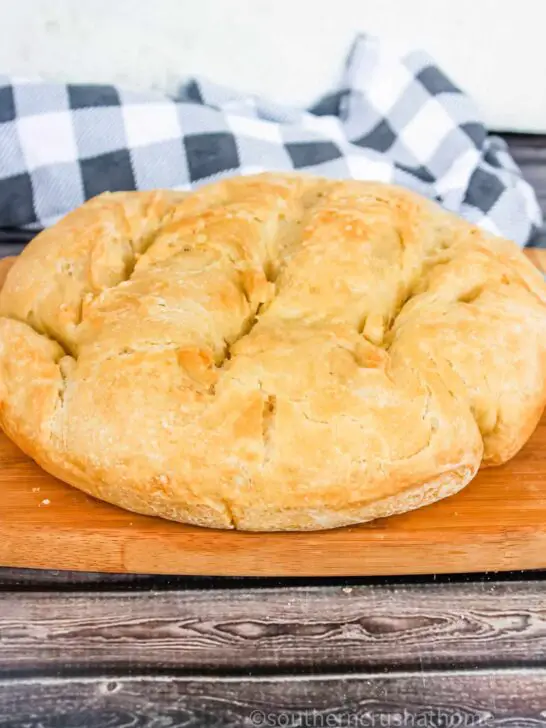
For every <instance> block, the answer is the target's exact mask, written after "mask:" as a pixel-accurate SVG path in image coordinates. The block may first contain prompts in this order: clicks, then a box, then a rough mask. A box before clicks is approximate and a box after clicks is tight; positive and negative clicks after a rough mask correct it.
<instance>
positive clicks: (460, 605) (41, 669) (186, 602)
mask: <svg viewBox="0 0 546 728" xmlns="http://www.w3.org/2000/svg"><path fill="white" fill-rule="evenodd" d="M0 645H1V648H0V673H2V674H4V675H13V674H33V673H38V674H43V673H48V674H55V673H56V671H58V670H63V671H69V672H70V671H74V670H79V669H81V668H82V666H85V667H86V669H91V670H94V671H95V672H97V671H101V670H107V671H112V670H114V671H115V670H118V671H121V672H124V671H127V670H139V671H142V670H149V669H152V668H153V669H161V670H166V669H168V670H170V669H176V670H178V671H186V672H188V673H194V672H195V671H220V672H221V671H226V670H232V671H233V670H234V671H235V672H237V671H240V670H256V669H258V670H262V671H263V670H271V669H274V670H276V671H279V672H282V671H284V672H291V671H292V672H293V671H294V670H299V669H313V668H316V667H317V666H321V665H322V666H328V669H330V670H333V669H336V670H345V669H349V668H350V669H359V670H368V669H372V668H373V669H379V668H386V669H393V668H397V669H430V668H443V667H449V666H456V667H458V668H462V667H479V666H482V667H485V666H515V665H519V666H546V582H529V583H527V582H514V583H504V584H502V583H498V584H439V585H436V586H434V587H432V586H431V585H406V586H402V585H399V586H378V587H362V586H360V587H357V586H355V587H345V588H341V587H326V588H319V587H306V588H301V587H300V588H294V589H256V590H223V589H217V590H211V591H209V590H204V589H203V590H192V591H187V592H175V591H160V592H124V593H119V592H102V593H85V592H83V593H81V592H76V593H62V592H60V593H57V594H55V593H46V592H37V593H36V592H20V593H16V594H10V593H7V592H5V593H3V594H0ZM544 707H545V710H546V705H545V706H544Z"/></svg>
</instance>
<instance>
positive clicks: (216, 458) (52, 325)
mask: <svg viewBox="0 0 546 728" xmlns="http://www.w3.org/2000/svg"><path fill="white" fill-rule="evenodd" d="M0 315H1V317H2V318H1V319H0V420H1V424H2V427H3V429H4V430H5V432H6V433H7V434H8V436H9V437H11V438H12V439H13V440H14V442H15V443H17V445H19V446H20V447H21V448H22V449H23V450H24V451H25V452H26V453H28V455H30V456H31V457H32V458H34V459H35V460H36V462H38V463H39V464H40V465H41V466H42V467H43V468H44V469H45V470H47V471H49V472H50V473H52V474H53V475H55V476H57V477H59V478H61V479H62V480H64V481H66V482H67V483H70V484H72V485H74V486H76V487H78V488H81V489H82V490H84V491H85V492H87V493H90V494H92V495H94V496H96V497H97V498H102V499H104V500H105V501H109V502H110V503H114V504H117V505H119V506H122V507H123V508H127V509H129V510H132V511H136V512H139V513H145V514H150V515H155V516H162V517H164V518H169V519H173V520H177V521H182V522H185V523H190V524H198V525H201V526H210V527H216V528H239V529H247V530H303V529H322V528H331V527H335V526H343V525H345V524H354V523H360V522H363V521H367V520H371V519H374V518H378V517H380V516H388V515H391V514H394V513H401V512H403V511H407V510H410V509H413V508H417V507H419V506H423V505H426V504H429V503H432V502H433V501H436V500H438V499H439V498H443V497H445V496H448V495H450V494H452V493H455V492H456V491H458V490H460V489H461V488H462V487H463V486H465V485H466V484H467V483H468V482H469V481H470V480H471V479H472V478H473V477H474V475H475V474H476V472H477V470H478V469H479V468H480V466H483V465H488V464H498V463H502V462H504V461H505V460H507V459H508V458H511V457H512V456H513V455H514V454H515V453H516V452H517V451H518V450H519V449H520V448H521V446H522V445H523V444H524V443H525V441H526V440H527V439H528V437H529V436H530V434H531V433H532V431H533V429H534V428H535V426H536V424H537V422H538V420H539V418H540V415H541V413H542V410H543V407H544V404H545V401H546V286H545V284H544V281H543V280H542V277H541V275H540V274H539V273H538V271H536V270H535V269H534V267H533V266H532V265H531V264H530V263H529V262H528V261H527V260H526V259H525V257H524V256H523V254H522V253H521V251H520V250H519V249H518V248H517V246H516V245H515V244H513V243H511V242H509V241H506V240H502V239H499V238H495V237H493V236H490V235H488V234H487V233H485V232H483V231H482V230H480V229H478V228H477V227H475V226H473V225H471V224H469V223H467V222H464V221H462V220H460V219H458V218H456V217H455V216H453V215H451V214H449V213H447V212H445V211H442V210H441V209H440V208H439V207H438V206H436V205H435V204H433V203H431V202H429V201H427V200H425V199H423V198H420V197H419V196H417V195H415V194H413V193H410V192H408V191H406V190H403V189H400V188H397V187H392V186H389V185H383V184H379V183H365V182H340V181H331V180H324V179H320V178H315V177H309V176H300V175H295V174H294V175H277V174H266V175H259V176H254V177H239V178H233V179H230V180H227V181H222V182H219V183H215V184H211V185H209V186H207V187H203V188H201V189H200V190H198V191H197V192H195V193H192V194H189V195H187V194H184V193H177V192H169V191H155V192H127V193H123V192H118V193H113V194H110V193H108V194H103V195H100V196H99V197H96V198H94V199H92V200H91V201H90V202H87V203H86V204H85V205H83V207H81V208H79V209H78V210H76V211H75V212H72V213H71V214H69V215H68V216H67V217H65V218H64V219H63V220H61V222H59V223H58V224H57V225H55V226H54V227H52V228H50V229H48V230H46V231H45V232H43V233H41V234H40V235H38V236H37V237H36V238H35V239H34V240H33V241H32V242H31V243H30V244H29V245H28V246H27V247H26V249H25V250H24V251H23V253H22V254H21V256H20V257H19V259H18V260H17V262H16V263H15V265H14V266H13V268H12V269H11V271H10V272H9V274H8V276H7V279H6V283H5V285H4V287H3V290H2V293H1V294H0Z"/></svg>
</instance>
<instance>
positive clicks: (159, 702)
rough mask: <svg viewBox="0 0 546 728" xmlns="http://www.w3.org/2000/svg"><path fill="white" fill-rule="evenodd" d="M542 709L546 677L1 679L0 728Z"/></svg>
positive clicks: (482, 720) (303, 721)
mask: <svg viewBox="0 0 546 728" xmlns="http://www.w3.org/2000/svg"><path fill="white" fill-rule="evenodd" d="M545 706H546V670H536V671H533V672H530V671H528V670H518V669H512V670H506V671H498V672H495V673H487V672H481V671H475V670H470V671H450V672H428V673H427V672H424V673H397V672H393V673H390V674H382V675H380V674H356V675H355V674H353V673H351V674H345V675H338V676H329V677H322V676H317V677H310V676H306V677H301V678H298V677H294V676H292V677H290V678H286V677H267V678H254V679H252V678H219V677H216V676H215V677H211V678H206V677H187V678H184V677H178V676H173V675H165V676H146V677H141V678H138V677H122V678H118V677H115V676H112V677H107V676H105V677H99V678H97V677H92V678H87V679H85V678H77V677H72V678H64V679H63V678H50V679H42V680H40V681H36V680H33V679H24V678H23V679H19V680H16V681H12V680H7V681H0V725H2V726H9V727H10V728H11V727H12V726H21V727H22V726H25V728H31V727H32V728H34V727H36V728H59V726H86V727H87V728H89V727H91V726H93V728H94V727H95V726H96V727H97V728H99V726H100V728H105V727H106V726H107V727H108V728H131V727H134V726H157V727H158V728H159V726H184V728H209V727H210V728H235V727H236V728H245V727H248V728H251V727H252V726H255V727H257V726H262V727H263V728H266V727H267V726H273V727H276V726H286V727H287V728H296V726H300V727H301V726H313V728H314V727H315V726H320V727H321V728H322V727H323V726H336V727H337V726H343V727H345V726H347V727H351V728H352V727H353V726H355V727H357V728H368V727H371V726H402V727H407V728H416V727H421V726H423V728H432V727H434V726H437V727H438V728H439V727H440V726H445V727H447V726H449V727H451V726H480V727H485V726H487V728H497V727H498V728H501V726H502V728H508V727H509V726H510V727H512V728H527V727H528V728H541V727H546V710H545ZM14 715H16V716H17V718H18V722H17V723H14V722H12V721H13V716H14Z"/></svg>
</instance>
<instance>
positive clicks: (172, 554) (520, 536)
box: [0, 250, 546, 576]
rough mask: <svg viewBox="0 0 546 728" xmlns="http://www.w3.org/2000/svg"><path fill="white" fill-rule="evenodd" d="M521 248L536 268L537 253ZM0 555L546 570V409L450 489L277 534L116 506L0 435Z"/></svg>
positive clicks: (232, 565)
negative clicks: (457, 488) (458, 488)
mask: <svg viewBox="0 0 546 728" xmlns="http://www.w3.org/2000/svg"><path fill="white" fill-rule="evenodd" d="M531 256H532V258H533V260H534V262H535V263H537V264H539V265H540V266H542V269H543V270H546V266H545V265H544V262H545V258H546V251H536V250H535V251H532V252H531ZM6 265H7V264H6V263H4V262H2V261H0V284H1V282H2V269H3V268H4V267H5V266H6ZM0 565H1V566H12V567H33V568H44V569H46V568H47V569H73V570H83V571H110V572H120V573H122V572H132V573H149V574H151V573H162V574H194V575H216V576H369V575H393V574H428V573H456V572H471V571H489V570H500V571H505V570H518V569H540V568H546V417H544V418H543V419H542V422H541V424H540V425H539V427H538V428H537V430H536V432H535V434H534V435H533V437H532V438H531V439H530V441H529V442H528V443H527V445H526V447H525V448H524V449H523V450H522V452H521V453H520V454H519V455H518V456H517V457H516V458H514V459H513V460H512V461H511V462H509V463H507V464H506V465H504V466H502V467H500V468H491V469H487V470H484V471H483V472H481V473H479V475H478V477H477V478H476V479H475V480H474V481H473V482H472V483H471V484H470V485H469V486H467V488H465V489H464V490H463V491H462V492H461V493H459V494H457V495H455V496H453V497H451V498H448V499H446V500H443V501H440V502H439V503H435V504H434V505H432V506H428V507H427V508H423V509H420V510H417V511H413V512H412V513H407V514H404V515H402V516H395V517H392V518H386V519H381V520H378V521H374V522H373V523H370V524H365V525H363V526H358V527H351V528H342V529H336V530H332V531H323V532H315V533H286V534H274V533H273V534H253V533H238V532H233V531H213V530H208V529H201V528H196V527H190V526H183V525H180V524H176V523H170V522H167V521H162V520H160V519H154V518H149V517H145V516H138V515H135V514H132V513H127V512H125V511H123V510H121V509H119V508H116V507H114V506H110V505H107V504H105V503H102V502H100V501H97V500H95V499H93V498H90V497H89V496H86V495H84V494H83V493H81V492H80V491H78V490H76V489H74V488H71V487H69V486H67V485H64V484H63V483H61V482H60V481H58V480H56V479H55V478H53V477H51V476H49V475H47V474H46V473H44V472H43V471H42V470H41V469H40V468H39V467H38V466H37V465H35V464H34V463H33V462H32V461H31V460H29V459H28V458H27V457H26V456H25V455H23V454H22V453H21V451H20V450H19V449H18V448H17V447H15V445H13V444H12V443H11V442H10V441H9V440H8V439H7V438H6V437H5V436H4V435H0Z"/></svg>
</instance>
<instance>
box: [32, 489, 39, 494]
mask: <svg viewBox="0 0 546 728" xmlns="http://www.w3.org/2000/svg"><path fill="white" fill-rule="evenodd" d="M39 491H40V488H33V489H32V492H33V493H39Z"/></svg>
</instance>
